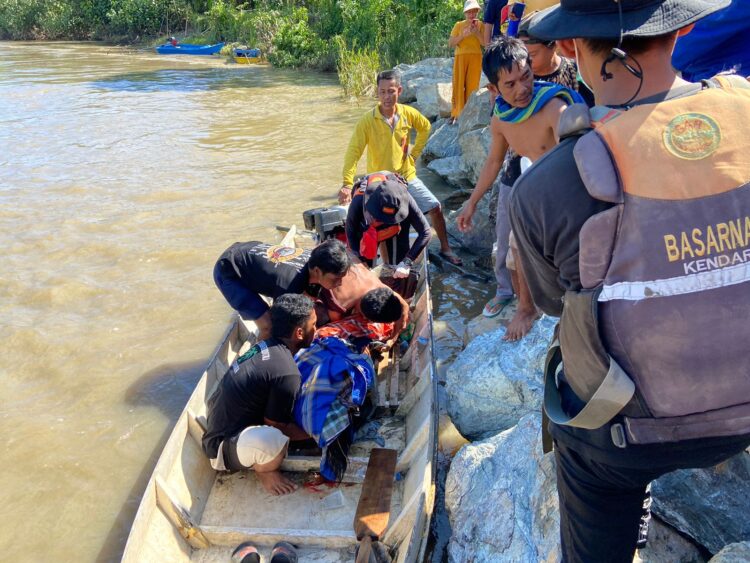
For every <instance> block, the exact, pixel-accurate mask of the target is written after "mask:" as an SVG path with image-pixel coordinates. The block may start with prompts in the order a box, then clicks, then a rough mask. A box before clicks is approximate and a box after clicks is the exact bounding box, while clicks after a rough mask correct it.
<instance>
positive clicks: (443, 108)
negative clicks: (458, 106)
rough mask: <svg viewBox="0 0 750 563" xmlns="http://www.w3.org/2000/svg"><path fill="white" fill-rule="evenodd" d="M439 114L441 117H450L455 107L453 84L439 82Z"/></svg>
mask: <svg viewBox="0 0 750 563" xmlns="http://www.w3.org/2000/svg"><path fill="white" fill-rule="evenodd" d="M436 86H437V97H438V113H439V115H440V117H450V116H451V109H452V105H453V84H451V83H450V82H438V83H437V84H436Z"/></svg>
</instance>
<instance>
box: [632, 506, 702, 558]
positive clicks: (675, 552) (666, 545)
mask: <svg viewBox="0 0 750 563" xmlns="http://www.w3.org/2000/svg"><path fill="white" fill-rule="evenodd" d="M705 561H706V558H705V557H703V554H702V553H701V551H700V550H699V549H698V547H697V546H696V545H695V544H693V543H692V542H690V541H689V540H687V539H685V538H684V537H682V536H681V535H680V534H679V533H678V532H676V531H675V530H674V529H673V528H671V527H670V526H667V525H666V524H664V523H662V522H661V521H660V520H659V519H658V518H653V517H652V518H651V522H650V523H649V527H648V542H646V547H644V548H643V549H639V550H638V551H637V552H636V556H635V557H634V558H633V563H705Z"/></svg>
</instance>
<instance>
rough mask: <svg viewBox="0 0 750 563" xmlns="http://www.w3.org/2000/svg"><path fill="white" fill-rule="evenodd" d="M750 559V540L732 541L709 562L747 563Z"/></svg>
mask: <svg viewBox="0 0 750 563" xmlns="http://www.w3.org/2000/svg"><path fill="white" fill-rule="evenodd" d="M747 561H750V541H743V542H738V543H730V544H729V545H728V546H726V547H725V548H724V549H722V550H721V551H720V552H719V553H717V554H716V555H715V556H713V557H712V558H711V560H710V562H709V563H747Z"/></svg>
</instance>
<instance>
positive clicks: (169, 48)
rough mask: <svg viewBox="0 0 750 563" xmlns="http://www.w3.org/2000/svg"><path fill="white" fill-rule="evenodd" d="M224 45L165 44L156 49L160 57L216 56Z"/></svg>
mask: <svg viewBox="0 0 750 563" xmlns="http://www.w3.org/2000/svg"><path fill="white" fill-rule="evenodd" d="M222 47H224V43H214V44H213V45H195V44H193V43H178V44H177V45H172V44H171V43H164V45H159V46H158V47H157V48H156V52H157V53H159V54H160V55H215V54H216V53H218V52H219V51H221V49H222Z"/></svg>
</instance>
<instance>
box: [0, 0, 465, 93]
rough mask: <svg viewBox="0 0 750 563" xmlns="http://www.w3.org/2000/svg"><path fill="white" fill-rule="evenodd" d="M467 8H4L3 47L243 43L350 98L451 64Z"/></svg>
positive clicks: (19, 0)
mask: <svg viewBox="0 0 750 563" xmlns="http://www.w3.org/2000/svg"><path fill="white" fill-rule="evenodd" d="M462 6H463V3H462V2H461V1H460V0H306V1H293V0H247V1H244V2H243V1H241V0H239V1H236V0H0V39H4V40H7V39H10V40H18V39H23V40H27V39H49V40H54V39H78V40H90V39H97V40H108V41H115V42H143V41H152V40H153V39H154V38H156V37H165V36H166V37H169V36H170V35H174V36H175V37H177V38H178V39H180V40H181V41H183V42H186V43H188V42H189V43H214V42H217V41H227V42H235V43H238V44H244V45H247V46H249V47H254V48H258V49H260V50H261V51H262V52H263V54H264V56H266V57H267V58H268V61H269V62H270V63H271V64H273V65H274V66H278V67H286V68H305V69H313V70H320V71H337V72H338V74H339V79H340V81H341V85H342V87H343V89H344V93H345V94H346V95H347V96H360V95H368V94H370V93H371V92H372V90H373V84H374V80H375V75H376V73H377V71H378V70H382V69H385V68H390V67H393V66H395V65H396V64H399V63H414V62H416V61H418V60H421V59H424V58H427V57H434V56H449V55H450V51H449V49H448V47H447V42H448V35H449V33H450V30H451V28H452V26H453V24H454V23H455V22H456V21H458V20H459V19H461V18H462V13H461V10H462Z"/></svg>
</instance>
